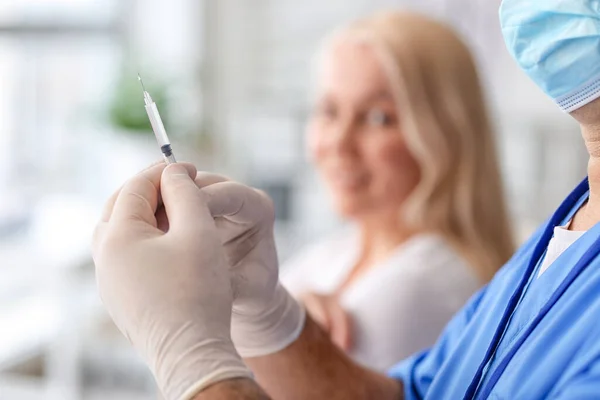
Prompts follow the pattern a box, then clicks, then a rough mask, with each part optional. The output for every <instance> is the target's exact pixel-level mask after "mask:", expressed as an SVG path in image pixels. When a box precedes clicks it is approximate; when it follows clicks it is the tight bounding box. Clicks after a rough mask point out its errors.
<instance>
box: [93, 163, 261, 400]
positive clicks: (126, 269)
mask: <svg viewBox="0 0 600 400" xmlns="http://www.w3.org/2000/svg"><path fill="white" fill-rule="evenodd" d="M163 169H164V165H155V166H153V167H150V168H149V169H147V170H146V171H143V172H142V173H140V174H139V175H138V176H136V177H135V178H133V179H131V180H130V181H129V182H127V183H126V184H125V186H124V187H123V188H122V189H121V190H120V192H118V193H117V194H116V195H115V196H113V199H111V200H110V201H109V202H108V204H107V207H106V210H105V212H104V215H103V218H102V220H101V222H100V223H99V224H98V227H97V229H96V232H95V235H94V243H93V254H94V261H95V264H96V277H97V282H98V287H99V290H100V295H101V297H102V300H103V301H104V304H105V306H106V308H107V309H108V312H109V313H110V315H111V317H112V318H113V320H114V321H115V323H116V325H117V327H118V328H119V329H120V330H121V332H123V334H124V335H125V336H126V337H127V338H128V339H129V340H130V341H131V343H132V344H133V346H134V347H135V348H136V349H137V351H138V352H139V353H140V354H141V355H142V357H143V358H144V359H145V361H146V362H147V364H148V365H149V366H150V369H151V370H152V372H153V373H154V376H155V378H156V381H157V383H158V386H159V388H160V389H161V391H162V392H163V395H164V396H165V398H166V399H167V400H180V399H183V400H187V399H190V398H192V397H193V396H194V395H195V394H196V393H198V392H199V391H201V390H202V389H204V388H205V387H206V386H208V385H210V384H212V383H215V382H217V381H220V380H224V379H229V378H234V377H250V376H251V373H250V371H249V370H248V369H247V368H246V366H245V365H244V363H243V362H242V360H241V358H240V356H239V355H238V354H237V352H236V351H235V348H234V346H233V343H232V341H231V337H230V321H231V307H232V291H231V281H230V276H229V268H228V265H227V261H226V257H225V254H224V252H223V246H222V244H221V242H220V237H219V235H218V233H217V229H216V227H215V223H214V220H213V218H212V216H211V214H210V212H209V209H208V207H207V206H206V200H207V196H206V195H204V194H203V193H202V192H201V190H200V189H198V187H197V186H196V184H195V183H194V181H193V180H192V179H191V176H195V175H196V170H195V168H194V167H193V166H192V165H189V164H187V165H185V164H175V165H170V166H169V167H167V168H166V169H164V172H163ZM161 176H162V179H161ZM159 188H160V190H159ZM160 195H162V201H163V202H164V209H161V207H160V200H159V198H160ZM165 211H166V212H165ZM167 229H168V231H167Z"/></svg>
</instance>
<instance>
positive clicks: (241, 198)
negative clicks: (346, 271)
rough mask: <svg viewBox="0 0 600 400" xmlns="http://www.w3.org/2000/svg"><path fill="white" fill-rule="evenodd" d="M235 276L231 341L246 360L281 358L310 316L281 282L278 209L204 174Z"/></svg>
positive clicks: (200, 177) (204, 186) (256, 195)
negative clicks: (276, 232) (275, 225)
mask: <svg viewBox="0 0 600 400" xmlns="http://www.w3.org/2000/svg"><path fill="white" fill-rule="evenodd" d="M196 184H197V185H198V186H199V187H201V188H202V192H203V193H205V194H206V195H207V197H208V200H207V204H208V207H209V208H210V211H211V213H212V215H213V217H214V218H215V224H216V226H217V230H218V231H219V234H220V235H221V240H222V242H223V244H224V248H225V254H226V256H227V260H228V264H229V266H230V268H231V273H232V287H233V298H234V300H233V310H232V313H233V315H232V321H231V324H232V326H231V336H232V338H233V342H234V344H235V347H236V349H237V351H238V352H239V353H240V355H241V356H242V357H245V358H247V357H258V356H263V355H267V354H271V353H275V352H277V351H279V350H282V349H284V348H285V347H287V346H288V345H289V344H291V343H292V342H294V341H295V340H296V339H297V338H298V336H299V335H300V333H301V331H302V329H303V328H304V319H305V312H304V309H303V308H302V306H301V305H300V304H299V303H298V302H297V301H296V300H295V299H294V298H292V296H290V295H289V293H288V292H287V290H285V289H284V287H283V286H281V284H280V283H279V263H278V260H277V251H276V249H275V240H274V237H273V223H274V219H275V215H274V209H273V204H272V202H271V200H270V199H269V197H268V196H267V195H266V194H264V193H263V192H261V191H258V190H255V189H252V188H250V187H248V186H245V185H242V184H240V183H236V182H231V181H228V180H227V179H226V178H224V177H221V176H218V175H213V174H209V173H204V172H199V173H198V175H197V177H196Z"/></svg>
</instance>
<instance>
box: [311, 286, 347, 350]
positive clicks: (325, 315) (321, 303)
mask: <svg viewBox="0 0 600 400" xmlns="http://www.w3.org/2000/svg"><path fill="white" fill-rule="evenodd" d="M300 301H301V302H302V303H303V304H304V307H305V308H306V311H307V312H308V314H309V315H310V316H311V317H312V319H313V320H314V321H315V322H316V323H317V324H319V325H320V326H321V327H322V328H323V329H324V330H325V331H326V332H327V333H328V334H329V336H330V337H331V340H332V341H333V343H335V344H336V345H337V346H339V347H340V348H341V349H342V350H344V351H348V350H350V348H351V347H352V319H351V318H350V315H349V314H348V313H347V312H346V311H345V310H344V309H343V308H342V306H341V305H340V303H339V301H338V299H337V297H335V296H328V295H322V294H318V293H313V292H308V293H305V294H304V295H302V296H300Z"/></svg>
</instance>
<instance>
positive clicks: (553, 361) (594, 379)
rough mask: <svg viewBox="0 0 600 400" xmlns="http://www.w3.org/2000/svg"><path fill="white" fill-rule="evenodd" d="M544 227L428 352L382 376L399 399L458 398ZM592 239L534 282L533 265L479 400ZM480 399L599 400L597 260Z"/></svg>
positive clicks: (567, 213) (578, 196) (580, 197)
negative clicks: (398, 385)
mask: <svg viewBox="0 0 600 400" xmlns="http://www.w3.org/2000/svg"><path fill="white" fill-rule="evenodd" d="M588 195H589V186H588V182H587V180H585V181H584V182H582V183H581V184H580V185H579V186H578V187H577V188H576V189H575V190H574V191H573V193H571V195H570V196H569V197H568V198H567V200H566V201H565V202H567V201H569V200H568V199H569V198H571V199H574V200H573V201H571V203H569V204H570V207H569V208H566V209H565V210H564V212H563V214H564V215H561V219H560V221H561V224H564V223H566V222H568V220H569V219H570V218H572V216H573V214H574V213H575V212H576V211H577V210H578V209H579V208H580V207H581V205H582V203H584V202H585V200H586V199H587V198H588ZM563 206H564V204H563ZM559 210H560V209H559ZM546 225H547V224H544V225H543V226H542V227H541V228H540V229H538V231H537V232H536V233H534V235H533V236H532V237H531V238H530V239H529V241H528V242H527V243H525V244H524V245H523V246H522V247H521V248H520V249H519V250H518V251H517V252H516V254H515V255H514V256H513V257H512V258H511V259H510V260H509V261H508V263H507V264H506V265H505V266H504V267H503V268H502V269H501V270H500V271H499V272H498V273H497V274H496V276H495V277H494V279H493V280H492V281H491V282H490V283H489V284H488V285H487V286H486V287H484V288H483V289H481V290H480V291H479V292H478V293H476V294H475V295H474V296H473V297H472V298H471V300H470V301H469V302H468V303H467V305H466V306H465V307H464V308H463V309H462V310H461V311H460V312H459V313H458V314H457V315H456V316H455V317H454V318H453V319H452V320H451V321H450V323H449V324H448V325H447V327H446V328H445V330H444V332H443V333H442V335H441V336H440V338H439V339H438V341H437V343H436V344H435V345H434V347H432V348H431V349H429V350H425V351H423V352H421V353H418V354H416V355H414V356H412V357H410V358H409V359H407V360H405V361H403V362H401V363H399V364H398V365H396V366H395V367H393V368H392V369H391V370H390V372H389V374H390V376H392V377H393V378H396V379H399V380H401V381H403V383H404V394H405V398H406V399H435V400H438V399H453V400H454V399H462V398H463V397H464V396H465V393H466V392H467V389H468V387H469V385H470V384H471V381H472V380H473V377H474V376H475V374H476V371H477V369H478V367H479V366H480V364H481V363H482V361H483V359H484V356H485V354H486V351H487V350H488V347H489V346H490V343H491V342H492V339H493V337H494V334H495V333H496V330H497V328H498V326H499V323H500V320H501V318H502V316H503V315H504V313H505V310H506V308H507V305H508V303H509V300H510V298H511V296H512V295H513V293H514V291H515V289H516V288H517V287H518V285H519V283H520V282H521V281H522V280H524V279H527V277H526V276H525V275H526V269H527V266H528V265H529V263H530V261H531V259H532V256H533V253H534V249H535V247H536V245H537V244H538V242H539V241H540V239H541V236H542V235H543V233H544V231H545V229H552V227H551V226H550V227H547V226H546ZM598 240H600V224H596V226H594V227H593V228H592V229H590V230H589V231H588V232H586V233H585V234H584V235H583V236H582V237H581V238H579V239H578V240H577V241H576V242H575V243H574V244H573V245H571V246H570V247H569V248H568V249H567V250H566V251H565V252H564V253H563V254H562V255H561V256H560V257H559V258H558V259H557V260H556V261H555V262H554V263H553V264H552V265H551V266H550V267H549V268H548V270H547V271H545V272H544V273H543V274H542V275H541V276H540V277H539V278H538V277H537V267H536V270H535V271H534V273H533V274H532V275H531V277H530V279H529V283H528V286H527V288H526V290H525V292H524V294H523V296H522V298H521V301H520V302H519V304H518V305H517V307H516V308H515V310H514V312H513V313H512V316H511V319H510V321H509V323H508V325H507V327H506V329H505V330H504V331H503V335H502V338H501V340H500V342H499V345H498V347H497V348H496V351H495V353H494V357H493V358H492V359H491V360H490V361H489V362H488V363H487V365H486V368H485V369H484V374H483V377H482V380H481V383H480V385H481V386H480V389H479V390H478V392H477V395H476V396H475V398H481V395H482V391H481V389H482V388H483V387H486V385H487V384H488V383H489V381H490V376H491V375H493V374H494V371H495V370H496V369H497V368H498V364H499V363H500V361H501V360H502V359H503V358H504V356H505V355H506V354H509V352H510V351H511V349H512V348H513V346H514V344H515V342H516V341H517V339H518V338H519V337H520V336H521V334H522V333H523V332H525V331H526V330H527V329H528V327H529V325H530V324H531V322H532V320H533V319H534V318H535V317H536V316H537V314H538V312H539V311H540V309H541V308H542V307H543V306H544V304H546V302H547V301H548V300H549V299H550V297H551V296H552V294H553V293H554V292H555V290H556V289H557V287H558V286H559V285H560V284H561V283H562V282H563V281H564V279H565V277H566V276H567V275H568V274H569V272H571V270H572V269H573V268H574V266H575V264H576V263H577V262H578V261H579V260H580V259H581V258H582V256H583V254H584V253H585V252H586V251H587V250H589V249H590V247H592V246H593V245H594V243H595V242H597V241H598ZM598 245H599V244H596V246H598ZM536 261H539V260H536ZM538 267H539V262H538ZM487 398H489V399H528V400H530V399H573V400H575V399H577V400H586V399H600V257H595V258H594V259H593V260H592V261H591V263H589V264H588V266H587V268H585V269H584V270H583V272H581V274H580V275H579V276H578V277H577V278H576V279H575V281H574V282H573V283H572V284H571V285H570V286H569V287H568V289H567V290H566V292H565V293H564V295H563V296H562V297H560V298H559V299H558V301H556V303H554V304H553V306H552V308H551V309H550V310H549V311H548V313H547V314H546V315H545V316H544V317H543V319H542V320H541V321H540V322H539V324H538V325H537V326H535V328H534V329H533V331H532V332H531V334H530V335H529V336H527V338H526V339H525V341H524V342H523V344H522V345H521V347H520V348H519V349H518V351H517V352H516V353H515V355H514V357H513V358H512V359H511V360H510V362H509V363H508V364H507V366H506V369H505V370H504V372H502V374H501V375H500V377H499V379H498V381H497V382H496V383H495V384H494V385H493V389H492V390H491V392H489V396H487Z"/></svg>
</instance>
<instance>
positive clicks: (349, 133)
mask: <svg viewBox="0 0 600 400" xmlns="http://www.w3.org/2000/svg"><path fill="white" fill-rule="evenodd" d="M354 131H355V127H354V123H353V122H352V121H340V122H339V123H338V124H337V125H336V126H335V128H334V132H332V134H331V136H330V147H331V148H332V149H333V150H335V151H338V152H344V151H349V150H353V149H354V147H355V140H356V135H355V134H354V133H355V132H354Z"/></svg>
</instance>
